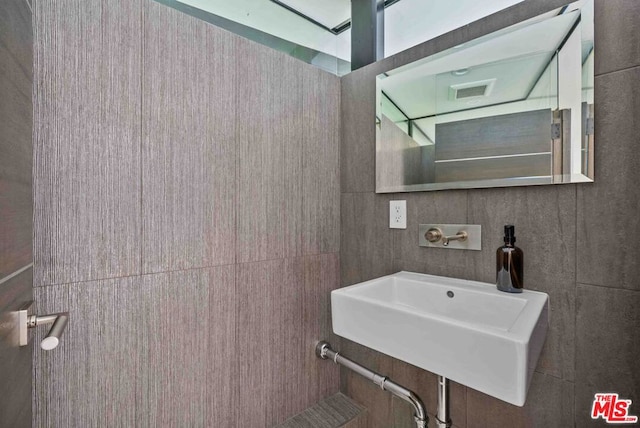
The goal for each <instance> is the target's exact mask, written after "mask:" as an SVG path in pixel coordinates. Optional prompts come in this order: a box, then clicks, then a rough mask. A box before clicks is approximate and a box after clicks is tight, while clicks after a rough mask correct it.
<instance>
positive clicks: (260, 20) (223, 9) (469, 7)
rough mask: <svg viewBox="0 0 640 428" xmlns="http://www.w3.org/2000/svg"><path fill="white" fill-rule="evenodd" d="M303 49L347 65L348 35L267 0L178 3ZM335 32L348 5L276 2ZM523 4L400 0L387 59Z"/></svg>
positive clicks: (343, 1)
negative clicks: (301, 15) (336, 33)
mask: <svg viewBox="0 0 640 428" xmlns="http://www.w3.org/2000/svg"><path fill="white" fill-rule="evenodd" d="M179 1H180V2H182V3H185V4H188V5H190V6H193V7H196V8H198V9H201V10H204V11H206V12H209V13H212V14H214V15H218V16H221V17H223V18H226V19H229V20H232V21H235V22H238V23H240V24H243V25H246V26H248V27H251V28H255V29H258V30H260V31H263V32H265V33H268V34H272V35H274V36H277V37H280V38H282V39H285V40H288V41H291V42H294V43H296V44H299V45H301V46H305V47H308V48H311V49H315V50H317V51H320V52H324V53H326V54H329V55H332V56H335V57H338V58H340V59H343V60H345V61H350V60H351V31H350V30H347V31H345V32H343V33H340V34H338V35H334V34H333V33H331V32H329V31H326V30H324V29H322V28H320V27H318V26H316V25H314V24H313V23H311V22H309V21H307V20H305V19H304V18H302V17H300V16H297V15H296V14H295V13H293V12H291V11H288V10H286V9H285V8H283V7H282V6H279V5H278V4H276V3H274V2H272V1H270V0H233V1H222V0H179ZM280 1H282V2H283V3H286V4H287V5H289V6H292V7H294V8H295V9H297V10H300V11H301V12H303V13H305V14H307V15H309V16H311V17H313V18H314V19H315V20H317V21H318V22H320V23H322V24H324V25H326V26H327V27H330V28H333V27H335V26H336V25H338V24H340V23H342V22H343V21H344V20H345V19H346V18H348V17H349V16H350V15H351V11H350V8H351V3H350V0H322V1H318V0H280ZM521 1H523V0H491V1H486V0H485V1H479V0H401V1H399V2H398V3H395V4H393V5H391V6H390V7H388V8H387V9H386V10H385V57H387V56H391V55H393V54H395V53H398V52H400V51H403V50H405V49H408V48H410V47H412V46H415V45H417V44H419V43H421V42H424V41H426V40H429V39H432V38H434V37H437V36H439V35H441V34H444V33H446V32H448V31H451V30H453V29H455V28H458V27H461V26H463V25H466V24H469V23H471V22H473V21H476V20H478V19H480V18H482V17H484V16H487V15H490V14H492V13H495V12H497V11H499V10H502V9H504V8H506V7H509V6H511V5H513V4H516V3H520V2H521Z"/></svg>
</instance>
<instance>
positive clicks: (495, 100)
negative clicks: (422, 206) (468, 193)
mask: <svg viewBox="0 0 640 428" xmlns="http://www.w3.org/2000/svg"><path fill="white" fill-rule="evenodd" d="M593 56H594V48H593V0H585V1H579V2H575V3H571V4H569V5H567V6H565V7H563V8H560V9H557V10H554V11H551V12H549V13H546V14H544V15H541V16H538V17H535V18H533V19H530V20H527V21H524V22H521V23H519V24H517V25H514V26H511V27H508V28H505V29H503V30H500V31H498V32H495V33H493V34H489V35H487V36H483V37H481V38H478V39H475V40H471V41H469V42H466V43H464V44H461V45H459V46H456V47H454V48H451V49H448V50H446V51H443V52H439V53H438V54H435V55H432V56H429V57H427V58H423V59H421V60H419V61H416V62H413V63H411V64H407V65H405V66H402V67H399V68H396V69H394V70H391V71H388V72H386V73H383V74H381V75H379V76H377V78H376V87H377V91H376V93H377V96H376V192H378V193H388V192H412V191H425V190H441V189H462V188H480V187H504V186H524V185H539V184H560V183H578V182H590V181H593V162H594V159H593V155H594V138H593V137H594V134H593Z"/></svg>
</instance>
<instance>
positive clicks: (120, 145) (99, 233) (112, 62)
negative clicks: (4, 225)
mask: <svg viewBox="0 0 640 428" xmlns="http://www.w3.org/2000/svg"><path fill="white" fill-rule="evenodd" d="M107 4H108V5H109V6H108V7H103V6H104V5H107ZM141 4H142V3H141V1H140V0H134V1H131V0H116V1H108V2H107V1H103V2H101V1H97V0H93V1H84V0H70V1H65V2H64V3H60V2H53V1H41V2H36V4H35V11H34V14H35V17H34V22H35V47H34V56H35V58H34V63H35V73H36V77H35V79H34V80H35V84H36V90H35V97H34V110H35V117H36V119H35V126H34V133H35V136H34V150H35V154H34V211H35V224H34V227H35V233H34V236H35V243H34V246H35V249H34V263H35V272H34V274H35V279H34V280H35V282H36V285H38V286H39V285H49V284H61V283H69V282H75V281H87V280H93V279H102V278H110V277H120V276H128V275H135V274H139V273H140V238H141V215H140V214H141V206H140V197H141V191H140V190H141V185H140V138H141V135H140V129H141V126H140V125H141V121H140V114H141V108H140V107H141V106H140V101H141V85H140V82H141V59H142V56H141V54H142V46H141V44H140V35H141V31H142V20H141Z"/></svg>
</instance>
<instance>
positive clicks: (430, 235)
mask: <svg viewBox="0 0 640 428" xmlns="http://www.w3.org/2000/svg"><path fill="white" fill-rule="evenodd" d="M424 237H425V238H426V240H427V241H429V242H433V243H435V242H438V241H439V240H440V239H442V230H440V229H438V228H437V227H432V228H431V229H429V230H427V232H426V233H425V234H424Z"/></svg>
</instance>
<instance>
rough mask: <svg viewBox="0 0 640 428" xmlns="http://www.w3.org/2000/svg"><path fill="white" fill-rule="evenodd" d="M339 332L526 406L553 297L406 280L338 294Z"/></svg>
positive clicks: (399, 276) (440, 280) (334, 303)
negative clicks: (550, 301)
mask: <svg viewBox="0 0 640 428" xmlns="http://www.w3.org/2000/svg"><path fill="white" fill-rule="evenodd" d="M331 311H332V318H333V331H334V332H335V333H336V334H337V335H338V336H342V337H344V338H347V339H349V340H352V341H354V342H356V343H359V344H361V345H364V346H366V347H368V348H371V349H375V350H376V351H380V352H382V353H384V354H387V355H390V356H392V357H394V358H397V359H399V360H402V361H406V362H407V363H410V364H413V365H415V366H418V367H421V368H423V369H425V370H428V371H430V372H432V373H435V374H437V375H440V376H444V377H447V378H449V379H451V380H453V381H455V382H458V383H460V384H462V385H466V386H468V387H470V388H473V389H476V390H478V391H481V392H484V393H485V394H489V395H491V396H494V397H496V398H499V399H501V400H504V401H506V402H508V403H511V404H515V405H517V406H522V405H524V402H525V398H526V396H527V390H528V388H529V382H530V381H531V376H532V375H533V371H534V369H535V367H536V363H537V361H538V357H539V356H540V351H541V350H542V345H543V343H544V339H545V337H546V334H547V328H548V311H549V296H548V295H547V294H545V293H540V292H537V291H529V290H524V291H523V292H522V293H518V294H510V293H505V292H502V291H498V290H497V289H496V286H495V285H494V284H487V283H482V282H476V281H466V280H460V279H454V278H445V277H441V276H434V275H425V274H418V273H411V272H398V273H396V274H393V275H388V276H384V277H381V278H377V279H374V280H371V281H366V282H362V283H359V284H355V285H352V286H350V287H345V288H341V289H338V290H334V291H333V292H332V293H331Z"/></svg>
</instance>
